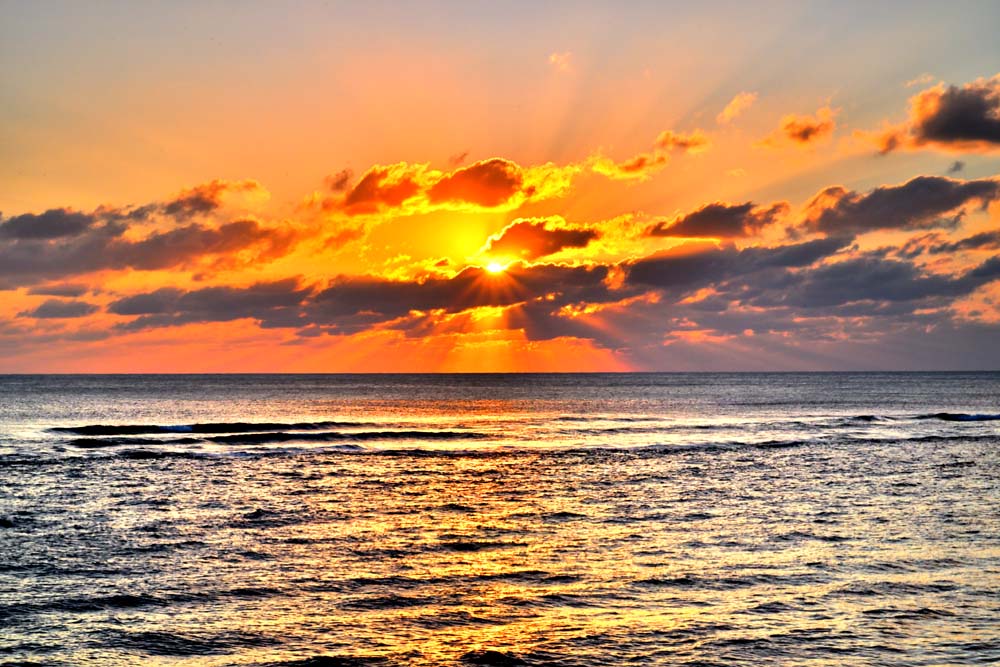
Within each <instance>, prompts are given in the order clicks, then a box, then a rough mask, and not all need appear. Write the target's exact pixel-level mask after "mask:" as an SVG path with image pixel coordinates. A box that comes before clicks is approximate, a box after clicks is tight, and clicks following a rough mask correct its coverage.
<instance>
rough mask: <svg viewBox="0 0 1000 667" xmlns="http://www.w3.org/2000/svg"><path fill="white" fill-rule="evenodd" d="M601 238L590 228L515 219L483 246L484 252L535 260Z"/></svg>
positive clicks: (580, 246) (582, 245)
mask: <svg viewBox="0 0 1000 667" xmlns="http://www.w3.org/2000/svg"><path fill="white" fill-rule="evenodd" d="M599 237H600V233H599V232H597V231H596V230H593V229H583V228H571V227H558V226H554V225H552V224H551V223H550V222H547V221H545V220H524V219H522V220H515V221H514V222H512V223H511V224H509V225H507V226H506V227H504V228H503V230H502V231H501V232H500V233H499V234H496V235H494V236H492V237H490V239H489V241H487V243H486V248H485V250H486V252H487V253H491V254H494V255H499V256H503V257H517V258H519V259H528V260H532V259H537V258H539V257H544V256H546V255H551V254H554V253H557V252H559V251H560V250H563V249H564V248H583V247H584V246H586V245H587V244H588V243H590V242H591V241H593V240H595V239H597V238H599Z"/></svg>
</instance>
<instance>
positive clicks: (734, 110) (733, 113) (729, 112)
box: [715, 92, 757, 125]
mask: <svg viewBox="0 0 1000 667" xmlns="http://www.w3.org/2000/svg"><path fill="white" fill-rule="evenodd" d="M756 101H757V93H748V92H742V93H737V94H736V96H735V97H733V99H731V100H729V104H727V105H726V107H725V108H724V109H723V110H722V111H720V112H719V115H718V116H716V117H715V120H716V122H718V123H719V125H726V124H727V123H731V122H732V121H734V120H736V118H738V117H739V116H740V115H742V114H743V112H744V111H746V110H747V109H749V108H750V107H751V106H753V103H754V102H756Z"/></svg>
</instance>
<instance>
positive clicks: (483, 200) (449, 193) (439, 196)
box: [427, 158, 534, 207]
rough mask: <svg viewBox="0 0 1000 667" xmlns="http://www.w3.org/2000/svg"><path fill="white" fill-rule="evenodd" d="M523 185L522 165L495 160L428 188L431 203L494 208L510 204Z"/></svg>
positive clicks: (460, 171)
mask: <svg viewBox="0 0 1000 667" xmlns="http://www.w3.org/2000/svg"><path fill="white" fill-rule="evenodd" d="M523 185H524V175H523V174H522V171H521V167H520V166H518V165H516V164H514V163H513V162H511V161H510V160H503V159H500V158H493V159H490V160H484V161H482V162H477V163H476V164H474V165H471V166H469V167H464V168H461V169H456V170H455V171H454V172H452V173H450V174H446V175H444V176H442V177H441V178H440V180H438V181H437V182H436V183H434V185H432V186H431V187H430V188H429V189H428V191H427V198H428V200H429V201H430V203H431V204H440V203H442V202H469V203H472V204H477V205H479V206H483V207H493V206H499V205H501V204H504V203H506V202H507V201H509V200H510V198H511V197H513V196H514V195H515V194H516V193H518V192H520V191H521V188H522V186H523ZM533 187H534V186H530V188H533ZM532 194H534V190H533V189H529V190H528V191H527V192H526V195H527V196H529V197H530V196H531V195H532Z"/></svg>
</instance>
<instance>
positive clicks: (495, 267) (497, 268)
mask: <svg viewBox="0 0 1000 667" xmlns="http://www.w3.org/2000/svg"><path fill="white" fill-rule="evenodd" d="M506 268H507V267H506V266H504V265H503V264H501V263H500V262H490V263H489V264H487V265H486V270H487V271H489V272H490V273H503V272H504V269H506Z"/></svg>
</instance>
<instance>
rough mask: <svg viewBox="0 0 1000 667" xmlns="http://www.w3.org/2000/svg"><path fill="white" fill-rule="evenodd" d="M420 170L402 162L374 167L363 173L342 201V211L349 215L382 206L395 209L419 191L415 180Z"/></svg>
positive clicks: (375, 210) (366, 211)
mask: <svg viewBox="0 0 1000 667" xmlns="http://www.w3.org/2000/svg"><path fill="white" fill-rule="evenodd" d="M422 170H423V169H422V167H420V166H417V167H411V166H410V165H408V164H407V163H405V162H400V163H397V164H394V165H389V166H381V165H376V166H374V167H372V168H371V169H369V170H368V171H366V172H365V174H364V175H363V176H362V177H361V180H359V181H358V182H357V183H356V184H355V185H354V187H353V188H351V189H350V190H349V191H348V192H347V193H346V194H345V196H344V198H343V202H342V203H343V208H344V210H346V211H347V213H348V214H350V215H358V214H362V213H375V212H377V211H378V210H379V209H380V208H382V207H397V206H400V205H401V204H402V203H403V202H405V201H406V200H407V199H410V198H412V197H415V196H416V195H417V194H418V193H419V192H420V184H419V183H418V181H417V177H418V175H419V173H420V172H421V171H422Z"/></svg>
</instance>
